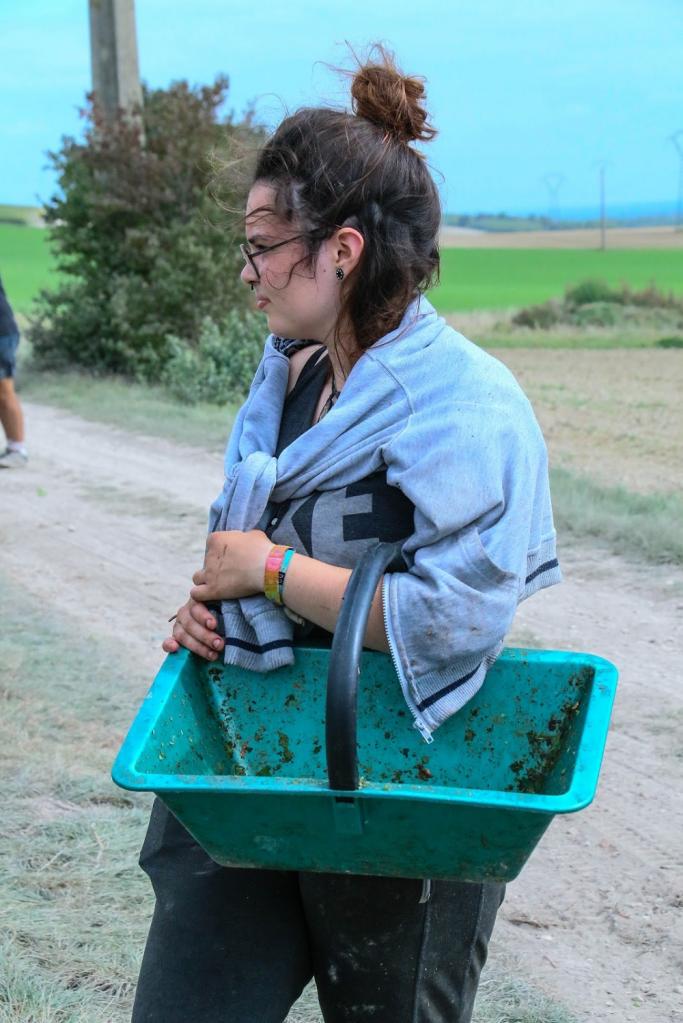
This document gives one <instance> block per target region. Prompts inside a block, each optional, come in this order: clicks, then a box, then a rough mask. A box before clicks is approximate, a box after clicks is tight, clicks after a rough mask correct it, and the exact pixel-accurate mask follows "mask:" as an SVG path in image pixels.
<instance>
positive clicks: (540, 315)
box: [512, 301, 561, 330]
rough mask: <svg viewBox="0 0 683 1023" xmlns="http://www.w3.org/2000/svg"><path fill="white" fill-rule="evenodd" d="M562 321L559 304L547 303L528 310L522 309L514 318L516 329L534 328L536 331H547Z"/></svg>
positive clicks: (531, 306) (528, 307) (532, 306)
mask: <svg viewBox="0 0 683 1023" xmlns="http://www.w3.org/2000/svg"><path fill="white" fill-rule="evenodd" d="M560 319H561V310H560V307H559V306H558V303H557V302H552V301H550V302H545V303H544V304H543V305H530V306H527V307H526V309H520V311H519V312H518V313H515V315H514V316H513V317H512V322H513V323H514V325H515V326H516V327H532V328H534V329H536V328H538V329H539V330H546V329H547V328H548V327H554V326H555V324H556V323H559V322H560Z"/></svg>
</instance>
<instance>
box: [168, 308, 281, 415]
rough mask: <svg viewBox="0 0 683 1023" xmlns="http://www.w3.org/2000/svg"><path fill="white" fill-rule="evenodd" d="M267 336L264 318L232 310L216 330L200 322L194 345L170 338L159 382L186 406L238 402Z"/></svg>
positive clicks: (247, 388) (213, 324)
mask: <svg viewBox="0 0 683 1023" xmlns="http://www.w3.org/2000/svg"><path fill="white" fill-rule="evenodd" d="M267 333H268V328H267V325H266V319H265V317H264V316H262V315H261V314H257V313H252V312H247V313H243V314H241V315H240V314H239V313H237V312H236V311H235V310H233V311H232V312H230V313H228V315H227V316H226V318H225V320H224V321H223V323H222V324H221V325H220V327H219V326H217V325H216V324H215V323H213V321H212V320H210V319H206V320H204V323H203V324H202V328H201V331H200V334H199V342H198V344H196V345H189V344H187V342H185V341H183V340H182V339H181V338H179V337H176V336H173V335H170V336H169V337H168V338H167V339H166V340H167V344H168V348H169V351H170V355H169V358H168V361H167V362H166V365H165V367H164V370H163V373H162V378H161V379H162V383H164V384H165V385H166V387H167V388H168V390H169V391H170V392H171V394H173V396H174V397H176V398H178V399H179V400H180V401H184V402H187V403H188V404H194V403H195V402H197V401H208V402H212V403H214V404H216V405H222V404H224V403H226V402H230V401H240V400H241V399H242V398H243V397H244V395H245V394H246V393H247V391H248V390H249V385H250V383H251V380H252V377H253V376H254V371H255V369H256V367H257V365H258V362H259V359H260V358H261V353H262V351H263V342H264V340H265V337H266V334H267Z"/></svg>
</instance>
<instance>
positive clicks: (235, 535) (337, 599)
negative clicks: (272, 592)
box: [163, 530, 389, 659]
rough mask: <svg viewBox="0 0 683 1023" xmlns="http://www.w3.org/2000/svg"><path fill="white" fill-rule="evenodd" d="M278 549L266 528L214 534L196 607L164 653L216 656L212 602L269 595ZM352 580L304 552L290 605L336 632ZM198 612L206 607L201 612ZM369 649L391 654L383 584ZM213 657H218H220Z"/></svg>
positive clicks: (181, 618) (291, 571) (289, 581)
mask: <svg viewBox="0 0 683 1023" xmlns="http://www.w3.org/2000/svg"><path fill="white" fill-rule="evenodd" d="M272 546H273V543H272V541H271V540H270V539H269V538H268V537H267V536H266V534H265V533H262V532H261V531H260V530H251V531H249V532H247V533H241V532H239V531H237V530H233V531H230V532H218V533H212V534H210V536H209V537H208V539H207V545H206V556H205V560H204V567H203V568H202V569H200V571H198V572H195V574H194V576H193V581H194V584H195V585H194V586H193V587H192V589H191V591H190V602H191V603H192V606H189V603H190V602H188V605H185V606H184V607H183V608H181V610H180V611H179V612H178V618H177V619H176V623H175V625H174V629H173V637H170V638H169V639H167V640H165V642H164V644H163V646H164V649H165V650H167V651H168V652H169V653H172V652H174V651H175V650H177V649H178V646H179V645H181V646H187V647H189V649H191V650H194V651H195V653H199V654H200V655H201V656H204V657H207V656H210V655H213V651H212V650H211V647H212V646H213V643H211V641H210V632H209V630H211V629H212V628H215V622H214V619H213V618H212V617H211V616H210V615H208V613H207V612H206V609H205V607H204V605H205V603H206V601H208V600H230V599H235V598H238V597H248V596H251V595H253V594H256V593H263V577H264V573H265V564H266V558H267V556H268V553H269V551H270V549H271V547H272ZM350 576H351V570H350V569H348V568H339V567H338V566H337V565H328V564H326V563H325V562H323V561H317V560H316V559H315V558H308V557H306V555H304V554H294V555H293V556H292V558H291V561H290V563H289V568H288V569H287V574H286V576H285V583H284V598H285V604H286V606H287V607H288V608H290V609H291V610H292V611H294V612H296V614H299V615H301V616H302V617H303V618H306V619H308V621H311V622H314V624H315V625H319V626H320V627H321V628H323V629H327V631H328V632H333V631H334V628H335V625H336V623H337V618H338V616H339V611H340V608H341V603H342V598H343V596H344V591H345V589H346V585H347V583H348V581H349V578H350ZM197 609H200V610H199V612H198V613H197ZM193 610H194V611H195V613H194V614H193ZM202 612H203V613H202ZM208 622H211V624H207V623H208ZM365 645H366V646H368V647H370V648H371V649H372V650H382V651H385V652H386V651H388V649H389V647H388V644H387V638H386V633H385V629H384V615H383V611H382V594H381V583H380V585H379V586H378V588H377V592H376V593H375V596H374V599H373V602H372V606H371V609H370V616H369V619H368V628H367V632H366V634H365ZM221 647H222V643H221ZM211 659H215V655H214V656H212V657H211Z"/></svg>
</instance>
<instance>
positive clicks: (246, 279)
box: [240, 259, 258, 288]
mask: <svg viewBox="0 0 683 1023" xmlns="http://www.w3.org/2000/svg"><path fill="white" fill-rule="evenodd" d="M240 280H241V281H243V283H244V284H248V285H249V286H250V287H252V288H253V286H254V285H255V284H256V282H257V281H258V277H257V276H256V271H255V270H254V268H253V266H252V265H251V263H250V262H249V260H248V259H247V260H245V262H244V266H243V267H242V272H241V274H240Z"/></svg>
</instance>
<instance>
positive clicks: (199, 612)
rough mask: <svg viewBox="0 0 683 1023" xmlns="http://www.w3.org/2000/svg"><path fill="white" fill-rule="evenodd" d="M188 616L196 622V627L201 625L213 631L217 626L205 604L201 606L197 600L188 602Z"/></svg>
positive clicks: (213, 616)
mask: <svg viewBox="0 0 683 1023" xmlns="http://www.w3.org/2000/svg"><path fill="white" fill-rule="evenodd" d="M189 609H190V614H191V615H192V617H193V618H194V620H195V621H196V622H197V624H198V625H203V626H204V628H206V629H215V628H216V625H217V624H218V623H217V621H216V616H215V615H213V614H211V612H210V611H209V609H208V608H207V606H206V604H202V603H201V601H199V600H192V601H190V602H189Z"/></svg>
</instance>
